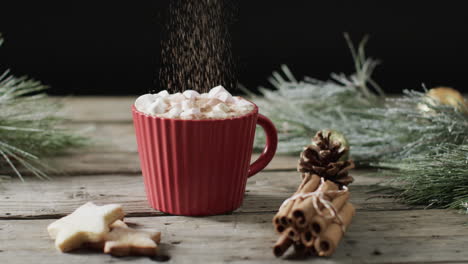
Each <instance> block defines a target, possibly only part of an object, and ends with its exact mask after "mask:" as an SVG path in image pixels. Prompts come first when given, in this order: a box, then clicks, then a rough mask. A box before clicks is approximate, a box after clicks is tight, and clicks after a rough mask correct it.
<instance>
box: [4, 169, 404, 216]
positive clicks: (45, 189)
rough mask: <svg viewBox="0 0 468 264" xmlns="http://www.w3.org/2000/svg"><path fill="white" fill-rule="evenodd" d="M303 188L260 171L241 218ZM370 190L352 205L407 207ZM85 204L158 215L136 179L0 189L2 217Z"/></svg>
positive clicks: (356, 191)
mask: <svg viewBox="0 0 468 264" xmlns="http://www.w3.org/2000/svg"><path fill="white" fill-rule="evenodd" d="M356 180H357V182H360V181H362V184H369V183H373V182H375V181H376V180H377V179H375V178H372V177H371V176H366V175H364V176H359V175H358V176H356ZM299 183H300V177H299V174H298V173H296V172H262V173H260V174H258V175H256V176H254V177H253V178H251V179H249V181H248V184H247V191H246V192H247V194H246V196H245V200H244V203H243V206H242V207H241V208H240V209H238V210H237V211H236V212H237V213H245V212H274V211H276V210H277V209H278V207H279V205H280V204H281V202H282V201H283V200H285V199H286V198H287V197H289V196H290V195H291V194H292V193H293V192H294V191H295V189H296V188H297V186H298V185H299ZM370 189H371V187H369V186H366V185H355V186H352V187H351V190H352V201H353V202H354V203H356V205H357V208H358V209H362V210H396V209H407V208H408V207H406V206H404V205H401V204H398V203H396V202H394V201H393V200H392V199H391V198H381V197H378V198H375V199H371V200H368V198H370V197H372V196H373V194H370V193H368V190H370ZM86 201H95V202H97V203H101V204H106V203H120V204H122V205H124V206H125V207H126V208H127V212H128V213H129V214H130V215H134V216H135V215H139V216H140V215H159V214H160V213H159V212H157V211H155V210H153V209H151V208H150V207H149V206H148V203H147V201H146V197H145V192H144V186H143V181H142V179H141V176H136V175H94V176H69V177H56V178H54V179H53V180H52V181H40V180H35V179H28V181H26V182H25V183H21V182H19V180H17V179H11V180H10V181H6V182H3V183H2V184H1V185H0V218H49V217H58V216H62V215H64V214H67V213H70V212H71V211H73V210H74V209H75V208H76V207H78V206H79V205H81V204H83V203H85V202H86Z"/></svg>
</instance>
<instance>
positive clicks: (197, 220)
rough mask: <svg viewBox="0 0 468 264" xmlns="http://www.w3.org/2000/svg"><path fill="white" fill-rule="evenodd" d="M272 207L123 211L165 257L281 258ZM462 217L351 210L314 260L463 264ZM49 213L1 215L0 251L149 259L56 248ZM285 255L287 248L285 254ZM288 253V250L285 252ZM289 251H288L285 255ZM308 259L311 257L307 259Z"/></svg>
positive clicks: (55, 259) (71, 258)
mask: <svg viewBox="0 0 468 264" xmlns="http://www.w3.org/2000/svg"><path fill="white" fill-rule="evenodd" d="M271 217H272V214H271V213H255V214H241V215H238V214H235V215H222V216H213V217H179V216H162V217H139V218H127V221H129V222H132V223H136V224H137V225H136V228H154V229H159V230H161V231H162V234H163V235H162V245H161V251H162V253H163V254H167V255H169V256H170V257H171V261H170V262H171V263H221V262H229V263H244V262H249V263H283V262H284V260H283V259H276V258H274V257H273V255H272V252H271V245H272V244H273V243H274V241H275V240H276V238H277V235H276V234H275V233H274V232H273V229H272V226H271V222H270V221H271ZM465 217H466V216H464V215H460V214H457V213H456V212H454V211H447V210H427V211H424V210H419V211H391V212H386V213H385V214H383V213H381V212H375V211H374V212H372V211H369V212H362V211H360V212H358V213H357V215H356V216H355V218H354V219H353V223H352V225H351V226H350V228H349V229H348V231H347V233H346V235H345V238H344V240H343V241H342V243H341V244H340V246H339V248H338V250H337V252H336V253H335V255H334V256H333V257H330V258H321V259H318V258H315V259H314V263H437V262H439V263H464V262H466V261H468V251H466V250H465V248H464V246H465V245H466V243H468V229H466V228H464V227H463V225H462V224H463V223H464V222H465V221H466V219H465ZM51 222H52V220H0V229H1V232H0V245H2V246H1V251H0V257H1V258H2V260H5V259H7V260H8V263H48V264H49V263H50V264H53V263H71V264H72V263H83V262H86V263H89V264H92V263H103V262H115V263H120V262H122V263H123V262H128V261H129V260H132V262H135V263H151V261H150V260H149V259H148V258H112V257H110V256H107V255H104V254H100V253H97V252H90V251H86V250H80V251H78V252H75V253H72V254H61V253H58V252H57V251H56V250H55V249H54V246H53V241H51V240H50V239H49V238H48V235H47V232H46V226H47V225H48V224H49V223H51ZM287 255H289V254H287ZM286 258H288V256H287V257H286ZM289 258H291V257H289ZM312 259H313V258H311V259H310V260H312Z"/></svg>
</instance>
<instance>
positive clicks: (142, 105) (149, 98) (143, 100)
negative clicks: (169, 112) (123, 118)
mask: <svg viewBox="0 0 468 264" xmlns="http://www.w3.org/2000/svg"><path fill="white" fill-rule="evenodd" d="M155 100H156V98H155V97H154V96H153V95H152V94H144V95H142V96H140V97H138V98H137V99H136V100H135V107H136V109H137V110H138V111H140V112H146V108H147V107H148V106H149V105H150V104H151V103H153V102H154V101H155Z"/></svg>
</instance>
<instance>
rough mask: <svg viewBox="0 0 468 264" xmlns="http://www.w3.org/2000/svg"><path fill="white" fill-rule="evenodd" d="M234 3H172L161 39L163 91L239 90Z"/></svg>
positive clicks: (211, 0) (186, 0) (202, 0)
mask: <svg viewBox="0 0 468 264" xmlns="http://www.w3.org/2000/svg"><path fill="white" fill-rule="evenodd" d="M233 10H234V9H233V7H232V3H231V2H230V0H171V1H170V3H169V7H168V13H167V17H166V18H165V25H164V35H163V37H162V40H161V48H162V52H161V69H160V72H159V80H160V83H161V88H162V89H167V90H169V91H171V92H176V91H184V90H189V89H192V90H196V91H199V92H206V91H208V90H209V89H211V88H212V87H214V86H217V85H223V86H224V87H226V88H227V89H228V90H232V89H234V88H235V87H236V83H237V80H236V76H235V75H236V74H235V65H234V60H233V56H232V47H231V37H230V33H229V29H228V27H229V24H230V23H231V22H232V20H233Z"/></svg>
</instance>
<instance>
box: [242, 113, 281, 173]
mask: <svg viewBox="0 0 468 264" xmlns="http://www.w3.org/2000/svg"><path fill="white" fill-rule="evenodd" d="M257 124H258V125H260V126H261V127H262V128H263V131H264V132H265V135H266V145H265V148H264V149H263V152H262V154H261V155H260V157H258V159H257V160H256V161H254V163H252V164H251V165H250V167H249V172H248V174H247V177H249V178H250V177H252V176H254V175H255V174H257V172H259V171H261V170H263V169H264V168H265V167H266V166H267V165H268V163H270V161H271V160H272V159H273V157H274V156H275V153H276V147H277V146H278V133H277V132H276V128H275V125H273V123H272V122H271V121H270V119H268V118H267V117H265V116H264V115H261V114H258V119H257Z"/></svg>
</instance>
